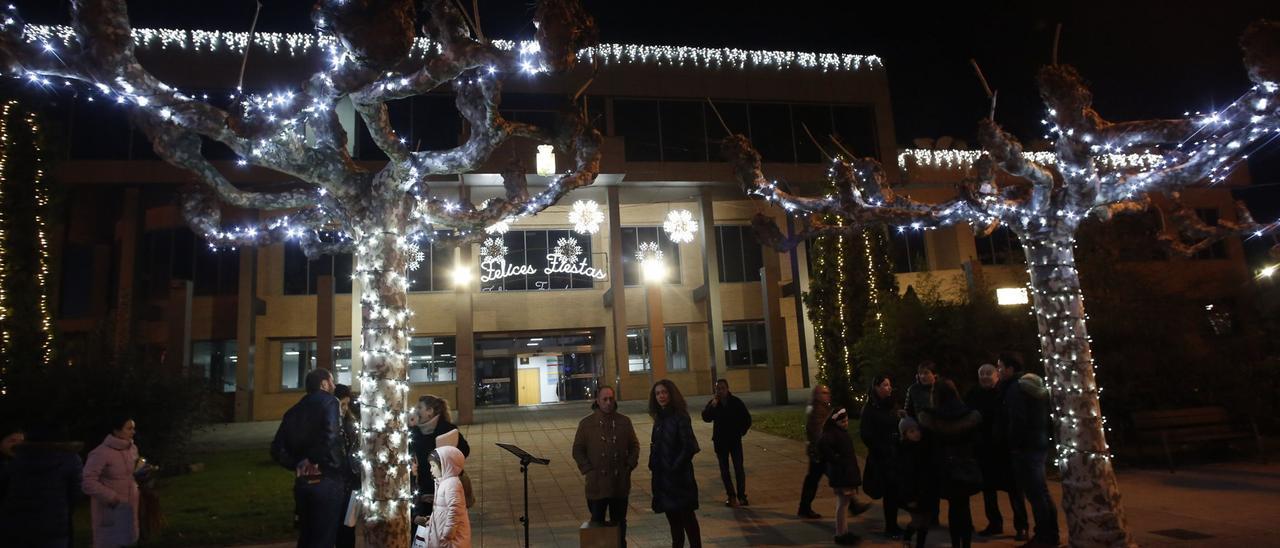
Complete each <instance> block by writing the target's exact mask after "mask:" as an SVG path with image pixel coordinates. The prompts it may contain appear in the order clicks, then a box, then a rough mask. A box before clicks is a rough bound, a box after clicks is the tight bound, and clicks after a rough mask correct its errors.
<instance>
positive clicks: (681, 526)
mask: <svg viewBox="0 0 1280 548" xmlns="http://www.w3.org/2000/svg"><path fill="white" fill-rule="evenodd" d="M666 514H667V525H668V526H670V527H671V548H684V539H685V537H689V547H690V548H702V528H701V527H699V526H698V515H697V514H695V513H693V510H680V511H678V512H676V511H671V510H668V511H667V512H666Z"/></svg>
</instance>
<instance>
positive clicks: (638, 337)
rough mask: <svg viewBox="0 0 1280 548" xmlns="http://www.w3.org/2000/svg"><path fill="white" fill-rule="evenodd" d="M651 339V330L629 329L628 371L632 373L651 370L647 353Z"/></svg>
mask: <svg viewBox="0 0 1280 548" xmlns="http://www.w3.org/2000/svg"><path fill="white" fill-rule="evenodd" d="M648 341H649V330H647V329H628V330H627V371H630V372H632V373H635V372H639V371H648V370H649V360H648V359H647V356H646V355H645V352H646V348H645V347H646V346H648Z"/></svg>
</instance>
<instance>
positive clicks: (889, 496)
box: [858, 375, 902, 539]
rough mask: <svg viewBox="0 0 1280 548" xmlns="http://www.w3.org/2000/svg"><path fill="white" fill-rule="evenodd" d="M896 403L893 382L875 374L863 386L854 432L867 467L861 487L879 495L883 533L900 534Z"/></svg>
mask: <svg viewBox="0 0 1280 548" xmlns="http://www.w3.org/2000/svg"><path fill="white" fill-rule="evenodd" d="M898 412H899V411H898V405H897V402H896V401H895V400H894V398H893V382H892V381H891V380H889V377H887V376H885V375H877V376H876V377H875V379H874V380H873V382H872V383H871V387H870V388H869V389H868V390H867V403H866V404H865V405H863V406H862V419H861V420H860V421H859V422H858V435H859V436H860V437H861V438H862V443H863V444H865V445H866V446H867V468H866V470H863V473H862V491H863V492H865V493H866V494H867V496H869V497H871V498H873V499H883V501H884V502H883V505H884V534H885V536H887V537H889V538H893V539H897V538H902V528H901V527H899V526H898V493H897V489H896V486H897V482H896V481H895V480H894V477H893V476H894V474H893V466H894V461H895V456H896V455H897V452H898Z"/></svg>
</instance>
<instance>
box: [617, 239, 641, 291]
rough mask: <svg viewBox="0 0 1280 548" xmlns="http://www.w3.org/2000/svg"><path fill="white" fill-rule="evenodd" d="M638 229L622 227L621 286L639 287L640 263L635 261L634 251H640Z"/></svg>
mask: <svg viewBox="0 0 1280 548" xmlns="http://www.w3.org/2000/svg"><path fill="white" fill-rule="evenodd" d="M639 230H640V229H638V228H636V227H633V226H624V227H622V284H623V285H628V286H634V285H640V281H641V278H640V262H639V261H637V260H636V251H637V250H639V249H640V239H639V236H638V235H637V234H638V233H639Z"/></svg>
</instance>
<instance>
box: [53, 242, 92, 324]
mask: <svg viewBox="0 0 1280 548" xmlns="http://www.w3.org/2000/svg"><path fill="white" fill-rule="evenodd" d="M93 279H94V275H93V246H89V245H83V244H67V245H66V247H64V248H63V249H62V299H61V301H59V307H60V308H61V309H60V310H59V311H58V312H59V315H60V316H61V317H63V318H79V317H82V316H86V315H88V314H89V310H90V308H91V306H92V300H93Z"/></svg>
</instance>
